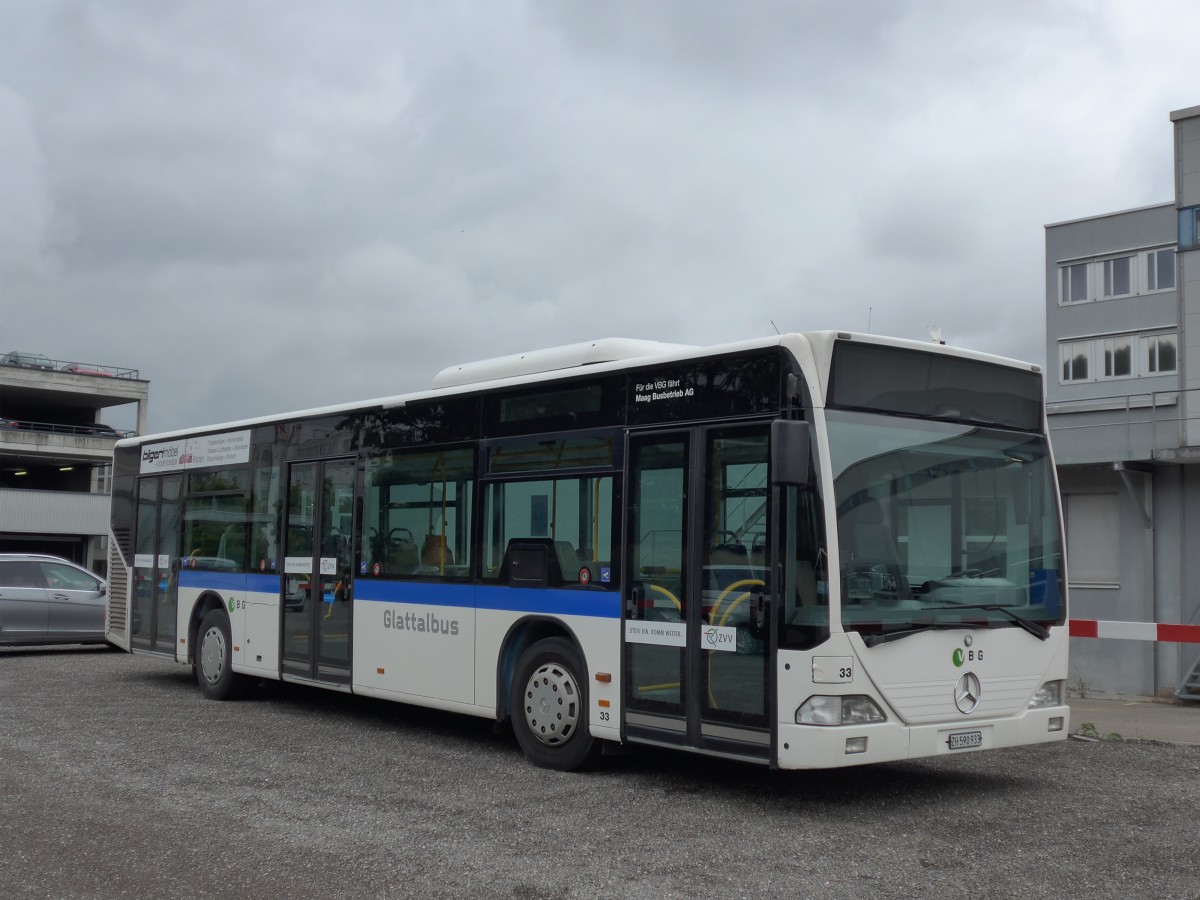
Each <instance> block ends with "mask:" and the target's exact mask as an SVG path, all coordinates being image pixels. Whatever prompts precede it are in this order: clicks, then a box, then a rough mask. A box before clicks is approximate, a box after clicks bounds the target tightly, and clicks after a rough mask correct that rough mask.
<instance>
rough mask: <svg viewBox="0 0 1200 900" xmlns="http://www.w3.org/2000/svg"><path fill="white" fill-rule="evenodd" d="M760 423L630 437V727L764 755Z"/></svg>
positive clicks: (648, 735) (668, 739)
mask: <svg viewBox="0 0 1200 900" xmlns="http://www.w3.org/2000/svg"><path fill="white" fill-rule="evenodd" d="M768 446H769V437H768V431H767V429H766V427H761V426H755V427H751V428H736V429H735V428H691V429H687V430H686V431H673V432H668V433H661V432H660V433H657V434H653V435H645V436H637V437H631V439H630V448H629V455H628V461H629V462H628V465H629V473H628V478H627V481H626V484H627V485H628V488H627V489H628V491H629V495H630V502H629V521H628V525H627V529H626V534H627V535H628V537H627V541H628V546H627V547H626V559H627V561H628V565H627V566H626V571H627V572H628V573H629V574H628V575H627V578H628V581H627V583H626V585H625V611H624V612H625V622H624V625H625V635H624V639H625V679H624V683H625V703H624V708H625V732H626V736H627V737H628V738H630V739H631V740H637V741H643V742H648V743H656V744H667V745H680V746H687V747H694V748H697V749H703V750H708V751H710V752H714V753H723V754H727V755H733V756H739V757H745V758H751V759H767V758H769V756H770V752H771V742H770V726H769V702H768V696H769V681H770V678H769V671H770V670H769V666H768V659H769V648H770V643H771V642H770V640H769V637H770V635H769V634H768V629H769V627H770V622H769V620H770V616H769V615H767V614H766V611H765V592H766V582H767V572H768V557H769V547H770V543H769V541H768V534H769V532H768V524H769V522H768V519H769V499H770V488H769V482H768V479H767V458H768Z"/></svg>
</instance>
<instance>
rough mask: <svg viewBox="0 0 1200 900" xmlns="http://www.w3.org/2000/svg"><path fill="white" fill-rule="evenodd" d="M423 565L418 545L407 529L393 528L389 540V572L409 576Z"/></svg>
mask: <svg viewBox="0 0 1200 900" xmlns="http://www.w3.org/2000/svg"><path fill="white" fill-rule="evenodd" d="M420 563H421V557H420V554H419V553H417V544H416V542H415V541H414V540H413V538H412V532H411V531H409V530H408V529H407V528H393V529H392V530H391V531H390V532H389V533H388V540H387V570H388V573H389V574H393V575H409V574H411V573H413V572H415V571H416V570H417V566H418V565H420Z"/></svg>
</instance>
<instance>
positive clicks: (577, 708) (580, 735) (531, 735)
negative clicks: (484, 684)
mask: <svg viewBox="0 0 1200 900" xmlns="http://www.w3.org/2000/svg"><path fill="white" fill-rule="evenodd" d="M559 631H560V633H557V634H548V635H546V636H543V637H540V638H538V639H537V640H534V641H532V642H530V643H528V644H526V645H524V649H522V650H521V652H520V655H519V657H518V658H517V660H516V663H515V665H514V667H513V671H512V677H511V678H510V680H509V686H508V692H507V696H508V704H509V705H508V709H509V720H510V723H511V725H512V729H513V734H514V735H515V736H516V739H517V743H518V744H519V745H520V747H521V750H522V751H523V752H524V753H525V756H526V758H528V759H529V761H530V762H532V763H533V764H534V765H537V766H541V767H542V768H546V769H559V770H562V771H572V770H576V769H581V768H584V767H585V766H587V765H588V764H589V763H591V762H592V761H593V760H594V759H595V758H596V756H597V755H598V753H599V749H600V742H599V741H598V740H597V739H596V738H594V737H593V736H592V733H591V729H590V727H589V725H588V681H587V662H586V660H585V658H584V655H583V651H582V650H581V649H580V648H579V644H578V643H577V642H576V641H575V640H574V638H573V636H571V635H570V634H569V633H567V632H565V630H563V629H559Z"/></svg>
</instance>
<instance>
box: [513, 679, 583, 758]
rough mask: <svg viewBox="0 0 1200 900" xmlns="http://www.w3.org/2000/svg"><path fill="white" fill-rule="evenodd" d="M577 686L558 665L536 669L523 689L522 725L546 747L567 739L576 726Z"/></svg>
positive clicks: (564, 741)
mask: <svg viewBox="0 0 1200 900" xmlns="http://www.w3.org/2000/svg"><path fill="white" fill-rule="evenodd" d="M580 714H581V710H580V708H579V686H578V685H577V684H576V683H575V679H574V678H573V677H572V676H571V673H570V672H568V671H567V670H566V669H565V668H563V667H562V666H561V665H559V664H558V663H547V664H546V665H544V666H540V667H538V669H537V671H535V672H534V673H533V675H532V676H531V677H530V679H529V683H528V684H527V685H526V686H525V724H526V725H528V726H529V730H530V731H531V732H532V733H533V736H534V737H536V738H537V739H538V740H539V741H541V742H542V743H543V744H545V745H546V746H547V747H558V746H561V745H562V744H564V743H566V742H567V741H568V740H570V738H571V736H572V735H574V734H575V728H576V726H578V724H579V716H580Z"/></svg>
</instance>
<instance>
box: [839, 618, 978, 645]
mask: <svg viewBox="0 0 1200 900" xmlns="http://www.w3.org/2000/svg"><path fill="white" fill-rule="evenodd" d="M962 627H963V624H962V623H961V622H926V623H925V624H923V625H914V626H913V627H912V628H900V629H897V630H896V631H883V632H880V633H879V634H862V633H861V632H859V636H860V637H861V638H862V642H863V643H864V644H866V645H867V646H868V647H874V646H876V645H877V644H886V643H887V642H888V641H898V640H900V638H903V637H908V636H909V635H912V634H921V633H922V632H924V631H934V630H936V629H939V628H945V629H949V628H962Z"/></svg>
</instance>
